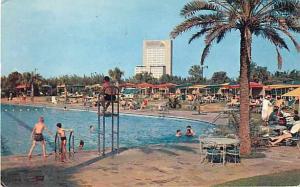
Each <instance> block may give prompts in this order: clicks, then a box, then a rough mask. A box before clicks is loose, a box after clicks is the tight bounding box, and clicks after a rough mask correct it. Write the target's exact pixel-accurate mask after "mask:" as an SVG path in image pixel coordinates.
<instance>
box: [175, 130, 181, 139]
mask: <svg viewBox="0 0 300 187" xmlns="http://www.w3.org/2000/svg"><path fill="white" fill-rule="evenodd" d="M181 136H182V132H181V130H180V129H178V130H177V131H176V137H181Z"/></svg>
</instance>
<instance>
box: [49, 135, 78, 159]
mask: <svg viewBox="0 0 300 187" xmlns="http://www.w3.org/2000/svg"><path fill="white" fill-rule="evenodd" d="M68 141H69V143H68V152H69V158H71V157H74V154H75V145H74V132H73V131H71V132H70V135H69V140H68ZM54 153H55V160H57V158H59V156H60V155H61V153H62V147H61V140H60V136H59V135H58V133H57V132H56V134H55V139H54Z"/></svg>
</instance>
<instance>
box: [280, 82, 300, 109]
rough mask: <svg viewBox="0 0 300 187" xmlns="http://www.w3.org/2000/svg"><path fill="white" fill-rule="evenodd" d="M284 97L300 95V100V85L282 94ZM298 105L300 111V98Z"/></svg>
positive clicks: (299, 97) (299, 96)
mask: <svg viewBox="0 0 300 187" xmlns="http://www.w3.org/2000/svg"><path fill="white" fill-rule="evenodd" d="M282 97H298V100H299V99H300V87H299V88H296V89H295V90H292V91H290V92H288V93H286V94H284V95H282ZM298 107H299V108H298V111H300V100H299V104H298Z"/></svg>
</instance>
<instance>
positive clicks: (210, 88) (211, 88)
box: [205, 84, 221, 95]
mask: <svg viewBox="0 0 300 187" xmlns="http://www.w3.org/2000/svg"><path fill="white" fill-rule="evenodd" d="M205 88H206V89H207V94H208V95H220V92H219V89H220V88H221V85H218V84H217V85H207V86H206V87H205Z"/></svg>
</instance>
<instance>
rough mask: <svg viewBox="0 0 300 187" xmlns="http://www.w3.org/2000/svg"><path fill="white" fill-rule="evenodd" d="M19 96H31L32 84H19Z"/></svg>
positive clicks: (17, 88) (17, 87)
mask: <svg viewBox="0 0 300 187" xmlns="http://www.w3.org/2000/svg"><path fill="white" fill-rule="evenodd" d="M16 90H17V94H20V93H25V94H27V95H30V93H31V85H30V84H19V85H18V86H16Z"/></svg>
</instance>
